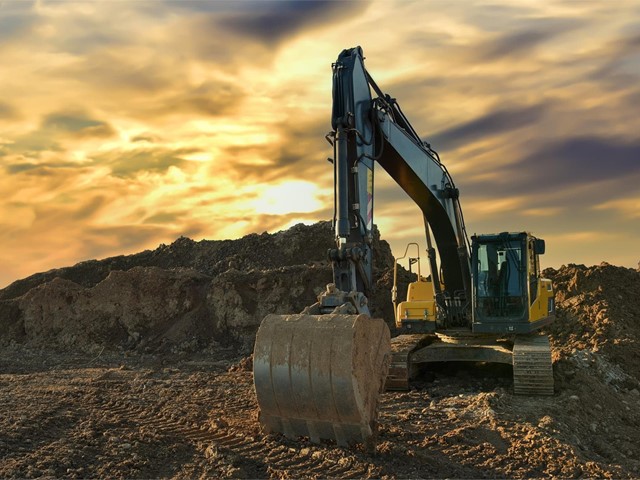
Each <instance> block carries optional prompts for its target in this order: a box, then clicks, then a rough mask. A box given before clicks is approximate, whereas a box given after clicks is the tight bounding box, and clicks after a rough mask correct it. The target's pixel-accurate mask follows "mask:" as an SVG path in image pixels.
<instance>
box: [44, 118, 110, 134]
mask: <svg viewBox="0 0 640 480" xmlns="http://www.w3.org/2000/svg"><path fill="white" fill-rule="evenodd" d="M40 128H41V130H43V131H49V132H55V133H68V134H72V135H74V136H77V137H110V136H112V135H114V134H115V133H116V132H115V130H114V128H113V127H112V126H111V125H109V124H108V123H107V122H104V121H101V120H95V119H93V118H90V117H88V116H87V115H86V114H84V113H81V112H55V113H51V114H49V115H47V116H46V117H45V118H44V119H43V120H42V124H41V127H40Z"/></svg>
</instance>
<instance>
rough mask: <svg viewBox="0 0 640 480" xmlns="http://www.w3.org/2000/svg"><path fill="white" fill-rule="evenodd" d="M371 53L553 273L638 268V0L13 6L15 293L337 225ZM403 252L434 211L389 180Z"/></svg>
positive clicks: (5, 105) (8, 96)
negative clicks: (183, 241)
mask: <svg viewBox="0 0 640 480" xmlns="http://www.w3.org/2000/svg"><path fill="white" fill-rule="evenodd" d="M356 45H360V46H362V48H363V50H364V54H365V57H366V60H365V65H366V67H367V69H368V70H369V72H370V73H371V75H372V76H373V77H374V78H375V79H376V82H377V83H378V85H380V87H381V88H382V89H383V90H384V91H385V92H387V93H389V94H390V95H392V96H393V97H395V98H397V100H398V102H399V104H400V105H401V107H402V108H403V110H404V112H405V114H406V116H407V117H408V118H409V120H410V121H411V123H412V124H413V126H414V128H415V130H416V131H417V132H418V133H419V134H420V135H421V137H422V138H423V139H425V140H426V141H428V142H429V143H431V145H432V147H433V148H434V149H436V150H437V151H438V152H439V154H440V156H441V158H442V161H443V163H444V164H445V165H446V166H447V168H448V169H449V171H450V172H451V174H452V176H453V178H454V180H455V182H456V185H457V187H458V188H459V189H460V201H461V204H462V209H463V211H464V214H465V219H466V224H467V230H468V232H469V234H473V233H495V232H501V231H522V230H528V231H531V232H533V233H534V235H537V236H539V237H541V238H544V239H545V240H546V243H547V253H546V254H545V256H544V257H543V259H542V263H543V266H553V267H559V266H560V265H562V264H567V263H584V264H587V265H591V264H599V263H600V262H602V261H607V262H609V263H613V264H617V265H623V266H627V267H634V268H635V267H636V266H637V265H638V261H639V260H640V135H639V132H640V115H639V113H638V112H639V111H640V2H638V1H635V2H628V1H624V0H619V1H617V2H615V6H613V5H612V4H611V3H610V2H600V1H566V2H557V1H546V2H545V1H538V0H535V1H527V0H518V1H497V0H496V1H482V2H472V1H462V0H458V1H455V0H454V1H444V0H441V1H407V0H382V1H370V2H369V1H348V2H340V1H335V2H333V1H268V0H261V1H242V0H240V1H211V2H205V1H188V0H182V1H177V0H174V1H163V0H135V1H133V0H132V1H125V0H106V1H101V2H98V1H95V2H94V1H72V0H69V1H47V0H42V1H26V0H25V1H22V0H0V170H1V175H0V287H2V286H5V285H7V284H9V283H11V282H12V281H14V280H16V279H18V278H22V277H25V276H28V275H30V274H32V273H35V272H38V271H46V270H49V269H52V268H57V267H63V266H67V265H72V264H75V263H77V262H80V261H83V260H88V259H94V258H98V259H99V258H105V257H109V256H114V255H120V254H129V253H135V252H138V251H141V250H144V249H153V248H156V247H157V246H158V245H159V244H161V243H165V244H168V243H171V242H172V241H174V240H175V239H176V238H178V237H180V236H186V237H190V238H193V239H194V240H201V239H211V240H213V239H227V238H238V237H240V236H242V235H245V234H248V233H252V232H257V233H262V232H264V231H267V232H275V231H278V230H281V229H285V228H288V227H290V226H292V225H294V224H296V223H299V222H304V223H313V222H315V221H318V220H329V219H331V216H332V212H333V205H332V202H333V193H332V172H333V169H332V167H331V165H330V164H329V163H328V162H327V157H328V156H331V154H332V150H331V147H330V146H329V145H328V144H327V143H326V141H325V139H324V135H325V134H326V133H328V132H329V130H330V129H331V127H330V114H331V63H332V62H333V61H335V59H336V58H337V56H338V54H339V53H340V51H341V50H343V49H344V48H350V47H354V46H356ZM376 183H377V186H376V203H375V206H376V211H375V218H374V221H375V222H376V223H377V224H378V225H379V228H380V230H381V232H382V236H383V238H385V239H387V240H388V241H390V243H391V245H392V248H393V250H394V253H395V254H397V255H400V254H402V252H403V251H404V245H405V244H406V243H407V242H409V241H416V240H418V241H420V243H421V244H422V245H424V233H423V224H422V218H421V215H420V213H419V211H418V209H417V207H415V206H414V205H413V204H412V202H411V201H410V200H409V199H408V197H406V195H405V194H404V193H403V192H402V191H401V190H400V189H399V188H397V187H396V186H395V185H394V184H393V181H391V180H390V178H389V177H388V176H386V174H385V173H384V171H383V170H382V169H381V168H378V169H377V170H376Z"/></svg>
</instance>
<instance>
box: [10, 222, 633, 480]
mask: <svg viewBox="0 0 640 480" xmlns="http://www.w3.org/2000/svg"><path fill="white" fill-rule="evenodd" d="M283 239H286V241H285V240H283ZM279 242H281V243H279ZM282 242H284V243H285V244H286V245H287V249H286V251H284V250H278V248H279V247H278V245H280V246H281V245H282ZM291 242H294V243H295V242H298V243H297V244H295V245H294V244H292V243H291ZM296 245H297V246H296ZM330 246H331V232H330V227H329V226H328V225H327V224H318V225H314V226H310V227H305V226H296V227H294V229H293V231H292V230H289V231H287V232H281V233H278V234H275V235H266V234H263V235H252V236H249V237H245V238H243V239H239V240H235V241H225V242H204V243H203V242H193V241H191V240H188V239H179V240H177V241H176V242H175V243H174V244H171V245H169V246H161V247H160V248H159V249H157V250H155V251H152V252H143V253H142V254H138V256H130V257H117V258H118V259H117V260H113V259H107V260H103V261H91V262H84V263H83V264H80V265H79V266H75V267H69V268H67V269H60V270H57V271H54V272H46V273H44V274H37V275H34V276H32V277H29V278H28V279H25V280H23V281H20V282H16V284H13V285H11V286H9V287H8V288H7V289H5V290H4V291H0V298H1V299H2V300H1V301H0V344H1V345H2V348H1V349H0V386H1V388H0V405H2V406H3V408H2V409H0V431H2V432H3V434H2V435H1V436H0V458H1V460H0V477H3V478H35V477H48V478H61V477H65V478H95V477H116V478H167V477H177V478H185V477H187V478H194V477H214V478H218V477H233V478H307V477H321V478H348V477H351V478H496V477H499V478H532V477H543V476H544V477H546V476H556V477H564V478H580V477H587V478H637V477H639V476H640V455H639V454H638V452H640V434H639V433H640V368H639V367H638V365H639V360H640V358H639V357H638V355H639V354H640V353H639V352H640V349H639V345H640V344H639V342H640V272H638V271H636V270H632V269H627V268H623V267H616V266H612V265H608V264H602V265H599V266H592V267H586V266H583V265H567V266H563V267H561V268H560V269H558V270H552V269H548V270H546V271H545V275H546V276H547V277H548V278H551V279H552V280H553V281H554V286H555V288H556V303H557V319H556V321H555V322H554V324H552V325H551V326H550V327H549V328H548V331H547V333H548V334H549V335H550V337H551V341H552V346H553V350H554V375H555V380H556V393H555V395H554V396H552V397H518V396H514V395H513V394H512V391H511V388H512V387H511V369H510V367H508V366H500V365H498V366H492V365H470V364H443V365H440V366H438V367H433V368H431V367H430V369H429V370H428V371H426V372H425V373H424V375H423V376H421V377H420V379H418V380H417V381H416V382H415V383H414V384H413V385H412V388H411V390H410V391H409V392H388V393H385V394H383V395H382V399H381V408H380V414H379V420H380V425H379V439H378V446H377V449H376V452H375V453H370V452H365V451H364V449H363V448H362V447H361V446H359V445H355V446H353V447H351V448H339V447H336V446H335V445H331V444H321V445H315V444H312V443H310V442H308V441H307V440H306V439H300V440H298V441H292V440H288V439H285V438H283V437H281V436H279V435H266V434H264V433H263V432H261V430H260V427H259V423H258V421H257V405H256V400H255V394H254V392H253V384H252V374H251V369H252V364H251V346H252V339H253V335H254V334H255V329H256V328H257V325H258V324H259V322H260V320H261V318H262V317H263V316H264V315H266V314H267V313H277V312H282V313H291V312H297V311H301V310H302V309H303V308H304V306H306V305H308V304H310V303H312V302H313V301H314V298H315V295H317V293H319V291H320V290H322V288H323V287H324V284H326V283H327V282H328V281H329V280H330V278H331V271H330V267H329V265H328V263H327V262H326V260H325V259H324V257H323V255H324V254H326V249H327V248H329V247H330ZM325 247H326V248H325ZM256 249H257V250H258V251H262V252H265V251H268V252H270V251H273V252H274V255H273V256H269V258H265V257H266V256H265V255H264V253H262V254H261V255H257V254H256V255H254V252H255V251H256ZM265 249H266V250H265ZM305 250H308V251H309V252H310V254H309V255H310V256H309V257H306V256H305V255H302V254H300V253H299V252H303V253H304V251H305ZM321 250H324V251H325V252H324V253H321ZM376 252H377V253H376V277H377V278H378V289H377V294H376V296H375V297H374V299H373V303H374V309H375V310H376V312H382V313H381V314H384V312H385V311H390V308H391V306H390V302H389V300H388V291H389V288H390V286H391V285H390V280H391V276H390V275H391V273H390V266H391V265H392V260H391V257H390V251H389V250H388V245H386V242H384V241H381V240H380V239H379V238H377V239H376ZM316 254H317V256H315V257H313V255H316ZM163 255H164V256H163ZM225 255H226V257H225ZM252 255H253V256H252ZM173 257H175V258H173ZM231 257H232V259H231V260H229V258H231ZM160 258H165V260H163V262H165V263H164V264H160V262H159V260H158V259H160ZM225 258H226V260H225ZM145 259H146V260H145ZM149 259H152V260H153V261H154V262H155V261H157V262H158V263H154V264H151V263H145V262H146V261H147V260H149ZM101 262H102V263H101ZM225 262H226V263H225ZM88 264H89V265H93V266H95V267H96V268H95V269H92V268H88V267H87V265H88ZM123 265H125V266H126V267H127V268H124V267H123ZM55 272H58V274H56V273H55ZM401 278H402V279H403V282H404V285H406V282H408V281H410V279H411V275H409V273H408V272H406V271H401ZM405 288H406V287H405ZM400 295H401V296H402V295H404V294H403V293H402V292H401V293H400ZM385 318H388V317H385Z"/></svg>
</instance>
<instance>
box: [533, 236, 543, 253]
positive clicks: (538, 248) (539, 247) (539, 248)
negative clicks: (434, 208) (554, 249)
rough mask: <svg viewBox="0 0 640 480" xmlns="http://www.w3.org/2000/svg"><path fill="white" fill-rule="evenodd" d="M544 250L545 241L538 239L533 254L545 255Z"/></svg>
mask: <svg viewBox="0 0 640 480" xmlns="http://www.w3.org/2000/svg"><path fill="white" fill-rule="evenodd" d="M544 249H545V245H544V240H542V239H541V238H536V239H535V243H534V245H533V252H534V253H535V254H536V255H543V254H544Z"/></svg>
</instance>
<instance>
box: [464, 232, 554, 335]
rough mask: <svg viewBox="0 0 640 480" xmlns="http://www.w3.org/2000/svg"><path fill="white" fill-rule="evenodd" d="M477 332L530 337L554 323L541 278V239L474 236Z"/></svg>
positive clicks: (547, 283) (550, 296) (548, 293)
mask: <svg viewBox="0 0 640 480" xmlns="http://www.w3.org/2000/svg"><path fill="white" fill-rule="evenodd" d="M471 240H472V244H471V248H472V256H471V264H472V281H473V302H474V303H473V309H472V312H473V322H472V328H473V331H474V332H476V333H505V334H509V333H531V332H533V331H535V330H538V329H539V328H540V327H541V326H542V325H545V324H547V323H549V322H551V321H552V320H553V313H554V305H553V288H552V286H551V281H549V280H546V279H543V278H540V267H539V265H540V263H539V261H538V256H539V255H541V254H543V253H544V240H541V239H538V238H535V237H534V236H532V235H531V234H529V233H527V232H519V233H500V234H490V235H478V236H474V237H472V239H471Z"/></svg>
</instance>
